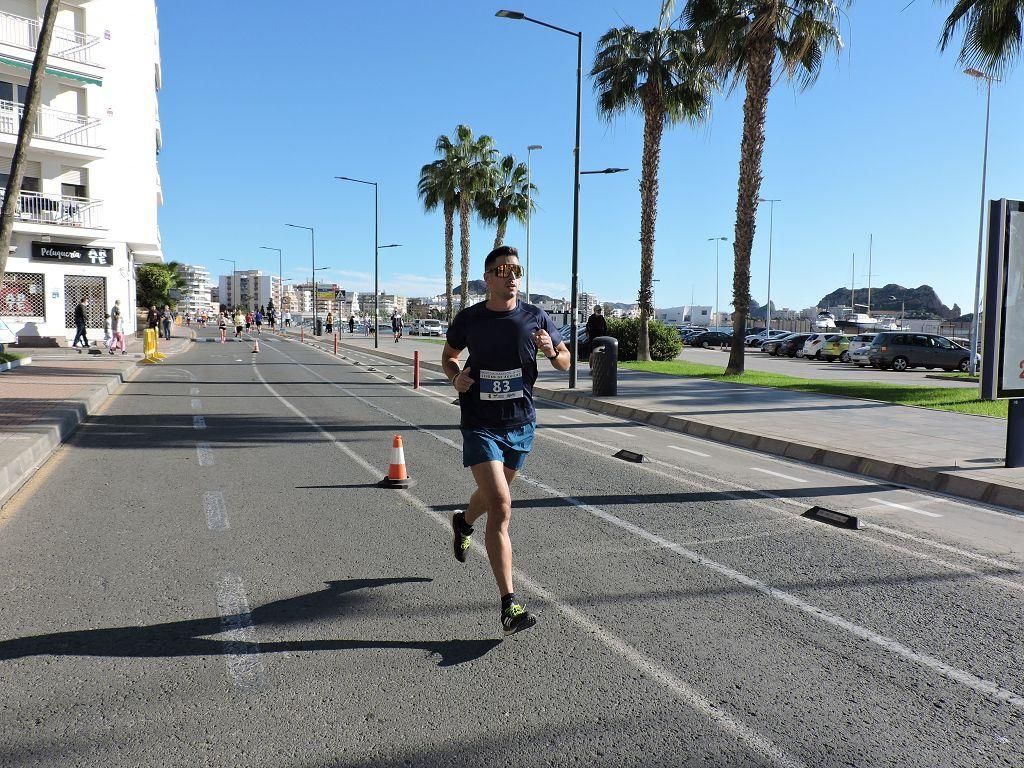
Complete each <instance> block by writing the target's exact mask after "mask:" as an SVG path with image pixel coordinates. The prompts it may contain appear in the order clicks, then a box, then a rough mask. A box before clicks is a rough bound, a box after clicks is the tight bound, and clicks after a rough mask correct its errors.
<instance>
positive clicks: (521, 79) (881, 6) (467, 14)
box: [160, 0, 1024, 312]
mask: <svg viewBox="0 0 1024 768" xmlns="http://www.w3.org/2000/svg"><path fill="white" fill-rule="evenodd" d="M508 3H512V5H508ZM680 5H681V3H680ZM903 5H905V3H903V2H892V1H891V0H887V1H886V2H878V0H860V1H859V2H855V3H854V4H853V7H851V8H850V9H849V11H848V13H847V14H846V15H845V16H844V20H843V29H842V32H843V37H844V40H845V43H846V47H845V48H844V50H843V51H842V53H841V54H840V56H839V57H838V58H833V59H831V60H829V61H828V62H827V63H826V64H825V67H824V70H823V72H822V74H821V77H820V78H819V80H818V82H817V83H816V84H815V85H814V86H813V87H812V88H810V89H809V90H806V91H802V92H801V91H797V90H796V89H795V88H794V87H793V86H791V85H789V84H788V83H785V82H782V83H779V84H778V85H777V86H776V87H775V88H774V89H773V92H772V96H771V100H770V103H769V108H768V123H767V142H766V147H765V156H764V183H763V185H762V195H763V196H764V197H775V198H781V199H782V201H783V202H781V203H779V204H777V205H776V207H775V227H774V244H773V261H772V299H773V301H774V302H775V303H776V305H777V306H780V307H781V306H786V307H791V308H795V309H802V308H803V307H806V306H809V305H812V304H814V303H816V302H817V301H818V299H820V298H821V297H822V296H823V295H825V294H826V293H829V292H830V291H832V290H834V289H835V288H837V287H840V286H848V285H849V284H850V277H851V256H852V254H854V253H856V259H857V261H856V284H857V287H858V288H861V287H863V286H865V285H866V284H867V280H868V278H867V273H868V266H867V255H868V239H869V236H870V235H872V234H873V235H874V256H873V265H872V270H871V271H872V273H873V275H874V277H873V278H872V283H873V285H875V286H879V285H882V284H885V283H890V282H893V283H899V284H902V285H905V286H918V285H922V284H929V285H932V286H934V287H935V289H936V291H937V292H938V294H939V296H940V298H941V299H942V300H943V301H944V302H945V303H946V304H947V305H950V306H951V305H952V304H953V303H954V302H957V303H959V304H960V306H961V308H963V309H964V311H965V312H967V311H970V306H971V304H972V302H973V293H974V274H975V271H974V270H975V260H976V255H977V239H978V212H979V202H980V183H981V155H982V139H983V133H984V109H985V92H984V89H983V87H982V86H981V85H980V84H979V83H978V82H976V81H975V80H972V79H971V78H968V77H966V76H965V75H963V74H962V72H961V70H962V67H960V66H958V65H957V62H956V57H955V52H952V51H951V52H947V53H945V54H940V53H939V51H938V47H937V40H938V36H939V32H940V29H941V26H942V21H943V19H944V11H945V10H946V9H947V7H948V4H936V3H934V2H932V0H917V2H916V3H914V4H913V5H912V6H911V7H910V8H908V9H907V10H906V11H904V12H902V13H901V12H900V10H899V9H900V8H901V7H902V6H903ZM502 7H510V8H514V9H516V10H521V11H524V12H526V13H527V14H529V15H531V16H534V17H536V18H540V19H543V20H545V21H549V22H551V23H553V24H557V25H559V26H563V27H567V28H571V29H580V30H582V32H583V34H584V53H583V56H584V70H589V66H590V64H591V63H592V61H593V54H594V46H595V43H596V41H597V39H598V38H599V37H600V36H601V35H602V34H603V33H604V32H606V31H607V30H608V29H609V28H611V27H615V26H621V25H623V24H624V23H629V24H632V25H634V26H637V27H650V26H652V25H654V24H655V23H656V22H657V16H658V9H659V2H658V0H617V1H616V2H610V1H608V0H590V1H589V2H587V3H586V4H583V3H579V2H569V0H546V2H544V3H540V2H537V1H536V0H533V4H532V5H531V4H529V3H527V4H526V5H516V4H515V2H513V0H501V1H500V2H497V3H495V2H481V1H479V0H474V1H473V2H464V1H462V2H460V1H457V0H431V2H421V1H420V0H415V1H414V0H394V1H393V2H390V3H356V2H351V1H350V0H343V1H342V2H333V1H331V2H329V1H328V0H304V1H301V2H298V3H291V4H286V3H279V2H268V1H266V0H251V1H250V2H248V3H246V8H245V11H244V12H239V10H238V8H237V7H236V4H234V3H208V2H199V0H172V1H171V2H164V3H162V4H161V5H160V26H161V45H162V55H163V63H164V89H163V91H162V93H161V99H160V101H161V117H162V121H163V129H164V150H163V152H162V154H161V157H160V167H161V174H162V178H163V185H164V195H165V205H164V208H163V210H162V212H161V229H162V233H163V244H164V251H165V254H166V257H167V259H168V260H172V259H173V260H176V261H182V262H188V263H198V264H204V265H206V266H207V267H209V268H210V270H211V273H213V274H221V273H223V272H226V271H229V270H230V265H228V264H227V263H225V262H222V261H218V259H219V258H222V257H226V258H233V259H236V260H237V262H238V266H239V268H240V269H243V268H262V269H264V270H267V271H273V272H276V271H277V268H278V265H277V257H276V254H273V253H271V252H269V251H263V250H260V249H259V246H261V245H268V246H275V247H281V248H283V249H284V273H285V280H286V282H287V281H290V280H291V279H292V278H295V279H300V280H301V279H305V280H308V279H309V268H310V252H309V238H308V233H306V232H303V231H301V230H294V229H289V228H286V227H285V226H284V225H285V223H289V222H290V223H294V224H303V225H307V226H314V227H316V231H317V264H318V266H320V265H329V266H330V267H331V269H330V270H329V271H327V272H322V273H320V275H321V277H322V276H324V275H327V276H329V277H330V278H331V279H333V280H335V281H337V282H339V283H341V284H342V285H343V286H345V287H346V288H348V289H350V290H367V289H369V288H371V287H372V271H373V194H372V188H371V187H364V186H361V185H355V184H344V183H342V182H339V181H335V180H334V179H333V177H334V176H336V175H348V176H353V177H356V178H365V179H370V180H376V181H378V182H379V183H380V194H381V242H382V243H385V242H387V243H392V242H397V243H401V244H402V245H403V247H401V248H392V249H389V250H384V251H381V288H382V289H383V290H386V291H388V292H393V291H396V292H398V293H404V294H406V295H410V296H417V295H429V294H433V293H438V292H441V291H443V287H444V262H443V254H444V247H443V242H444V239H443V226H442V220H441V216H440V214H439V213H435V214H425V213H424V212H423V209H422V206H421V204H420V202H419V200H418V199H417V196H416V181H417V178H418V175H419V169H420V167H421V166H422V165H423V164H425V163H427V162H430V161H432V160H433V159H434V157H435V155H434V152H433V147H434V142H435V140H436V139H437V136H438V135H439V134H442V133H451V132H452V131H453V130H454V128H455V126H456V125H458V124H459V123H466V124H468V125H470V126H471V127H472V128H473V129H474V131H475V132H477V133H487V134H489V135H491V136H492V137H493V138H494V139H495V141H496V143H497V145H498V147H499V148H500V149H501V150H502V151H503V152H505V153H512V154H515V155H516V156H519V157H521V158H522V159H523V160H525V157H526V146H527V145H528V144H541V145H543V146H544V149H543V150H542V151H540V152H535V153H534V154H533V179H534V183H535V184H536V185H537V187H538V196H537V205H538V210H537V212H536V213H535V214H534V217H533V224H532V232H531V240H532V261H533V265H532V286H531V287H532V289H533V291H534V292H544V293H548V294H552V295H556V296H562V295H565V296H567V295H568V293H569V284H570V256H571V221H572V144H573V119H574V98H575V53H576V51H575V40H574V39H573V38H571V37H568V36H566V35H561V34H558V33H556V32H552V31H549V30H546V29H544V28H542V27H538V26H536V25H533V24H529V23H526V22H522V21H508V20H503V19H498V18H495V17H494V12H495V11H496V10H498V9H499V8H502ZM1019 69H1020V67H1018V70H1019ZM1019 78H1020V74H1019V72H1018V73H1017V75H1016V77H1015V76H1014V75H1013V74H1011V75H1010V76H1009V77H1008V79H1007V82H1005V83H1001V84H997V85H996V86H995V87H994V88H993V93H992V128H991V138H990V154H989V176H988V197H989V198H999V197H1010V198H1017V199H1019V198H1021V197H1022V196H1024V153H1021V151H1020V149H1019V145H1018V143H1017V140H1016V135H1015V133H1016V131H1015V129H1016V128H1018V127H1019V126H1020V125H1022V124H1024V99H1021V98H1020V85H1019V83H1020V80H1019ZM742 95H743V94H742V89H740V90H738V91H737V92H735V93H733V94H731V95H729V94H723V95H721V96H720V97H719V98H717V99H716V102H715V107H714V114H713V116H712V118H711V120H710V121H709V122H708V123H706V124H704V125H701V126H699V127H696V128H693V127H691V126H687V125H684V126H677V127H675V128H672V129H670V130H668V131H667V132H666V134H665V138H664V143H663V153H662V164H661V195H660V200H659V217H658V228H657V245H656V251H655V277H657V278H658V279H659V281H660V282H659V283H658V284H657V285H656V301H657V304H658V306H660V307H666V306H674V305H679V304H685V303H689V302H690V300H691V296H692V297H693V299H694V301H695V302H696V303H698V304H701V303H703V304H711V303H713V302H714V295H715V251H714V243H711V242H708V241H707V239H708V238H709V237H712V236H722V235H724V236H726V237H728V238H729V240H730V243H731V241H732V237H733V228H734V224H735V204H736V182H737V173H738V161H739V137H740V130H741V119H742V110H741V106H742ZM641 144H642V120H641V118H640V117H639V116H637V115H626V116H623V117H619V118H616V119H615V120H614V121H613V122H610V123H609V122H606V121H603V120H601V119H599V118H598V116H597V114H596V110H595V99H594V97H593V91H592V87H591V83H590V81H589V78H587V79H585V80H584V87H583V140H582V154H581V157H582V167H583V168H584V169H585V170H586V169H599V168H605V167H607V166H620V167H628V168H630V169H631V170H630V171H629V172H628V173H623V174H619V175H615V176H591V177H584V178H583V182H582V191H581V235H580V274H581V282H582V289H583V290H587V291H593V292H595V293H597V294H598V295H599V297H600V298H601V300H603V301H634V300H635V297H636V291H637V287H638V282H639V259H640V256H639V242H638V232H639V218H640V204H639V191H638V182H639V169H640V155H641ZM762 208H763V210H762V211H761V215H760V216H759V220H758V230H757V237H756V241H755V244H754V252H753V264H752V283H751V293H752V296H753V298H754V299H756V300H758V301H759V302H762V303H763V302H764V301H765V298H766V293H767V290H766V289H767V285H766V284H767V271H768V270H767V268H768V234H769V233H768V209H767V206H763V207H762ZM493 237H494V234H493V230H491V229H488V228H486V227H483V226H481V225H479V224H474V226H473V232H472V244H473V245H472V252H473V267H472V275H471V276H472V277H474V278H476V277H479V276H480V272H481V271H482V269H483V266H482V264H483V257H484V255H486V253H487V251H488V250H489V249H490V246H491V244H492V241H493ZM524 240H525V238H524V232H523V230H522V228H521V227H520V226H518V225H516V224H512V225H510V228H509V233H508V236H507V238H506V241H507V242H510V243H512V244H515V245H518V246H520V249H521V250H523V246H524ZM723 246H725V244H724V243H723ZM457 247H458V246H457V243H456V249H457ZM731 260H732V247H731V244H730V245H728V246H727V247H723V248H722V249H721V257H720V262H719V270H720V280H719V284H720V297H721V298H720V301H721V304H722V305H723V307H725V305H726V304H727V303H728V302H729V300H730V297H731V286H732V266H731ZM457 264H458V253H457V251H456V272H457V271H458V266H457ZM457 281H458V275H457V274H456V282H457ZM878 303H879V302H878V300H877V299H876V301H875V304H876V310H879V311H881V310H884V307H882V306H878Z"/></svg>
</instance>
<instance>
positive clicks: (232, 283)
mask: <svg viewBox="0 0 1024 768" xmlns="http://www.w3.org/2000/svg"><path fill="white" fill-rule="evenodd" d="M220 261H229V262H231V278H230V279H229V280H228V285H229V286H231V298H233V299H236V301H235V305H236V306H237V305H238V301H237V299H238V292H237V291H236V290H235V273H236V272H237V271H238V266H237V264H236V262H235V260H234V259H225V258H223V257H221V259H220ZM223 303H224V302H221V304H223ZM228 311H231V307H228Z"/></svg>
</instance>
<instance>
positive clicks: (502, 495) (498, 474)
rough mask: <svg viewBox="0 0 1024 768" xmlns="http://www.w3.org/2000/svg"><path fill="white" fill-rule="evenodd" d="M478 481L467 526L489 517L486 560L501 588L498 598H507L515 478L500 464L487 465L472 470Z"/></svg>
mask: <svg viewBox="0 0 1024 768" xmlns="http://www.w3.org/2000/svg"><path fill="white" fill-rule="evenodd" d="M472 470H473V478H474V479H475V480H476V486H477V489H476V491H474V492H473V495H472V496H471V497H470V499H469V508H468V509H467V510H466V512H465V513H464V518H465V520H466V525H470V526H471V525H473V523H475V522H476V521H477V520H479V519H480V518H481V517H483V516H484V515H487V533H486V535H485V539H484V542H485V545H486V547H487V559H488V560H489V561H490V563H491V570H492V571H493V572H494V580H495V582H497V585H498V595H499V596H501V595H507V594H510V593H511V592H513V591H514V590H513V589H512V542H511V540H510V539H509V536H508V526H509V521H510V520H511V518H512V495H511V493H510V492H509V484H510V483H511V482H512V480H513V479H514V478H515V476H516V471H515V470H514V469H509V468H508V467H506V466H504V465H503V464H502V463H501V462H500V461H487V462H484V463H483V464H477V465H476V466H474V467H472Z"/></svg>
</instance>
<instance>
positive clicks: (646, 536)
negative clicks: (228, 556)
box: [253, 360, 1024, 735]
mask: <svg viewBox="0 0 1024 768" xmlns="http://www.w3.org/2000/svg"><path fill="white" fill-rule="evenodd" d="M292 362H294V363H296V364H297V365H298V366H299V367H300V368H303V369H304V370H306V371H307V372H309V373H311V374H313V375H314V376H317V377H318V378H320V379H322V380H324V381H328V383H330V384H332V385H333V386H334V387H335V388H337V389H338V390H340V391H342V392H344V393H345V394H346V395H348V396H349V397H351V398H353V399H355V400H358V401H359V402H361V403H363V404H365V405H367V406H369V407H370V408H372V409H374V410H376V411H378V412H379V413H383V414H384V415H386V416H389V417H391V418H393V419H395V420H396V421H398V422H400V423H403V424H406V425H408V426H409V427H411V428H413V429H416V430H418V431H420V432H423V433H424V434H427V435H430V436H432V437H434V438H436V439H438V440H440V441H441V442H443V443H446V444H448V445H451V446H453V447H458V446H456V444H455V443H454V442H453V441H451V440H448V439H447V438H444V437H441V436H440V435H438V434H437V433H435V432H433V431H431V430H429V429H426V428H425V427H421V426H419V425H418V424H414V423H413V422H411V421H409V420H407V419H404V418H402V417H400V416H397V415H396V414H393V413H391V412H390V411H388V410H387V409H385V408H383V407H381V406H379V405H376V404H375V403H372V402H371V401H369V400H367V399H366V398H364V397H360V396H359V395H357V394H355V393H354V392H351V391H350V390H347V389H345V388H344V387H343V386H341V385H339V384H336V383H334V382H329V380H327V379H325V378H324V377H323V376H321V375H320V374H319V373H317V372H316V371H314V370H312V369H311V368H309V367H308V366H305V365H303V364H302V363H299V362H298V361H296V360H293V361H292ZM253 370H254V371H255V372H256V375H257V376H259V378H260V380H261V381H262V382H263V385H264V386H265V387H266V388H267V389H268V390H270V392H271V393H273V394H274V396H275V397H276V398H277V399H278V400H280V401H281V402H282V403H283V404H284V405H285V406H287V407H288V408H289V409H290V410H292V411H293V412H294V413H296V414H297V415H299V416H301V417H302V418H303V419H305V420H306V422H307V423H309V424H310V426H313V427H315V428H316V429H317V430H319V431H320V433H321V434H323V435H324V436H325V437H327V438H328V439H329V440H330V441H331V442H332V443H334V444H335V445H337V446H338V447H339V448H340V449H341V450H343V451H344V452H345V453H347V454H348V455H350V456H351V457H353V458H354V459H355V460H357V461H358V462H359V463H360V464H361V465H362V466H364V467H365V468H367V469H368V471H370V472H372V473H373V475H374V476H377V475H379V474H380V472H379V470H377V469H375V468H373V467H372V465H370V464H369V463H367V462H365V461H364V460H363V459H362V458H360V457H358V456H357V455H356V454H355V453H354V452H353V451H351V449H349V448H348V446H345V445H343V444H341V443H340V442H338V441H337V440H335V439H334V437H333V436H332V435H330V433H328V432H327V431H326V430H324V429H323V428H322V427H320V426H319V425H318V424H316V423H315V422H314V421H313V420H312V419H310V418H309V417H308V416H306V415H305V414H303V413H302V412H301V411H300V410H299V409H298V408H296V407H295V406H293V405H292V404H291V403H289V402H288V401H287V400H285V399H284V398H283V397H281V396H280V395H279V394H277V392H276V391H275V390H274V389H273V388H272V387H271V386H270V385H269V384H267V382H266V379H264V378H263V376H262V374H260V372H259V371H258V370H257V369H256V367H255V365H254V366H253ZM660 474H665V473H660ZM694 474H696V473H694ZM519 478H520V480H521V481H522V482H524V483H526V484H528V485H532V486H533V487H535V488H537V489H539V490H542V491H544V492H545V493H547V494H549V495H551V496H553V497H555V498H558V499H561V500H563V501H566V502H568V503H569V504H571V505H572V506H574V507H577V508H578V509H581V510H584V511H586V512H589V513H590V514H591V515H593V516H595V517H597V518H598V519H601V520H604V521H605V522H607V523H609V524H611V525H614V526H616V527H618V528H621V529H622V530H624V531H627V532H628V533H631V534H633V535H634V536H636V537H637V538H640V539H643V540H644V541H647V542H650V543H652V544H655V545H657V546H659V547H661V548H663V549H666V550H668V551H670V552H673V553H675V554H677V555H680V556H681V557H683V558H685V559H687V560H689V561H690V562H692V563H694V564H695V565H700V566H702V567H704V568H706V569H708V570H710V571H713V572H714V573H717V574H719V575H720V576H723V577H725V578H726V579H729V580H731V581H735V582H737V583H739V584H741V585H743V586H745V587H747V588H749V589H751V590H754V591H755V592H758V593H760V594H762V595H764V596H765V597H768V598H770V599H773V600H776V601H778V602H781V603H783V604H784V605H788V606H790V607H791V608H793V609H794V610H797V611H799V612H801V613H804V614H805V615H807V616H810V617H812V618H815V619H818V620H819V621H822V622H824V623H825V624H828V625H830V626H833V627H835V628H837V629H842V630H845V631H846V632H848V633H850V634H852V635H853V636H855V637H859V638H860V639H862V640H866V641H867V642H869V643H871V644H873V645H875V646H877V647H879V648H882V649H883V650H886V651H888V652H890V653H892V654H894V655H896V656H899V657H900V658H902V659H904V660H905V661H908V662H911V663H912V664H917V665H919V666H922V667H925V668H926V669H929V670H931V671H932V672H935V673H936V674H938V675H941V676H943V677H945V678H947V679H949V680H952V681H953V682H956V683H960V684H961V685H964V686H966V687H968V688H970V689H972V690H974V691H976V692H978V693H981V694H984V695H986V696H989V697H991V698H993V699H996V700H997V701H1001V702H1004V703H1006V704H1009V705H1010V706H1013V707H1015V708H1017V709H1019V710H1022V711H1024V696H1021V695H1020V694H1018V693H1016V692H1015V691H1012V690H1010V689H1007V688H1003V687H1002V686H1000V685H999V684H998V683H995V682H993V681H991V680H986V679H984V678H982V677H979V676H977V675H975V674H972V673H971V672H968V671H966V670H963V669H960V668H958V667H954V666H952V665H950V664H947V663H946V662H944V661H942V660H941V659H938V658H936V657H934V656H930V655H928V654H925V653H919V652H917V651H915V650H913V649H912V648H910V647H909V646H906V645H904V644H903V643H900V642H899V641H898V640H895V639H893V638H890V637H887V636H885V635H882V634H880V633H878V632H875V631H874V630H871V629H868V628H867V627H862V626H860V625H859V624H855V623H854V622H852V621H850V620H848V619H845V618H843V617H842V616H839V615H838V614H835V613H832V612H831V611H828V610H826V609H824V608H820V607H819V606H817V605H814V604H813V603H809V602H807V601H806V600H803V599H801V598H800V597H797V596H796V595H793V594H791V593H789V592H786V591H784V590H781V589H777V588H775V587H772V586H770V585H768V584H766V583H765V582H763V581H761V580H759V579H755V578H753V577H751V576H747V575H746V574H744V573H742V572H740V571H737V570H735V569H733V568H730V567H729V566H727V565H724V564H722V563H719V562H717V561H715V560H712V559H711V558H708V557H704V556H703V555H701V554H699V553H697V552H694V551H692V550H689V549H687V548H686V547H684V546H682V545H680V544H678V543H676V542H674V541H671V540H669V539H666V538H664V537H662V536H659V535H658V534H656V533H652V532H650V531H648V530H646V529H645V528H642V527H640V526H639V525H636V524H634V523H630V522H629V521H627V520H623V519H622V518H620V517H617V516H616V515H613V514H611V513H610V512H606V511H605V510H603V509H600V508H598V507H595V506H593V505H590V504H586V503H584V502H582V501H580V500H579V499H576V498H573V497H571V496H568V495H566V494H563V493H561V492H559V491H558V490H556V489H555V488H552V487H551V486H548V485H546V484H545V483H542V482H541V481H539V480H535V479H533V478H532V477H529V476H527V475H522V474H521V475H519ZM750 490H753V489H750ZM399 493H401V494H402V495H403V496H404V497H405V498H407V499H408V500H409V501H410V502H412V503H418V505H422V506H423V508H424V511H427V512H428V513H429V514H431V515H432V516H434V517H435V519H437V520H438V522H439V523H440V524H442V525H443V526H444V527H446V528H447V527H448V526H449V522H448V520H446V519H445V518H443V517H442V516H441V515H438V514H437V513H435V512H433V510H430V509H429V508H427V507H426V505H425V504H423V502H421V501H420V500H419V499H418V498H417V497H415V496H413V495H412V494H410V493H409V492H408V491H400V492H399ZM723 495H725V494H723ZM474 546H479V545H477V544H474ZM923 557H927V556H923ZM516 573H517V575H516V578H517V580H519V581H520V582H528V581H529V580H528V579H526V577H525V576H522V575H519V574H518V572H516ZM538 589H540V588H539V587H538ZM538 594H540V592H538ZM553 603H554V604H555V605H556V606H557V605H559V603H558V602H557V601H553ZM566 608H568V606H566ZM559 610H561V609H559ZM568 610H570V611H571V610H573V609H571V608H568ZM562 612H563V613H565V611H562ZM566 615H568V614H566ZM582 618H583V621H589V620H588V619H586V618H585V617H582ZM620 642H621V641H620ZM637 653H639V652H638V651H637ZM652 663H653V662H652ZM711 706H713V705H711ZM755 735H756V734H755Z"/></svg>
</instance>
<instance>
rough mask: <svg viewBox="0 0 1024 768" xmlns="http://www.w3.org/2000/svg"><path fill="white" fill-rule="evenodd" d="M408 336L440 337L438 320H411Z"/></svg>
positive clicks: (439, 322)
mask: <svg viewBox="0 0 1024 768" xmlns="http://www.w3.org/2000/svg"><path fill="white" fill-rule="evenodd" d="M409 335H410V336H440V335H441V321H440V320H413V321H412V330H411V331H410V332H409Z"/></svg>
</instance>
